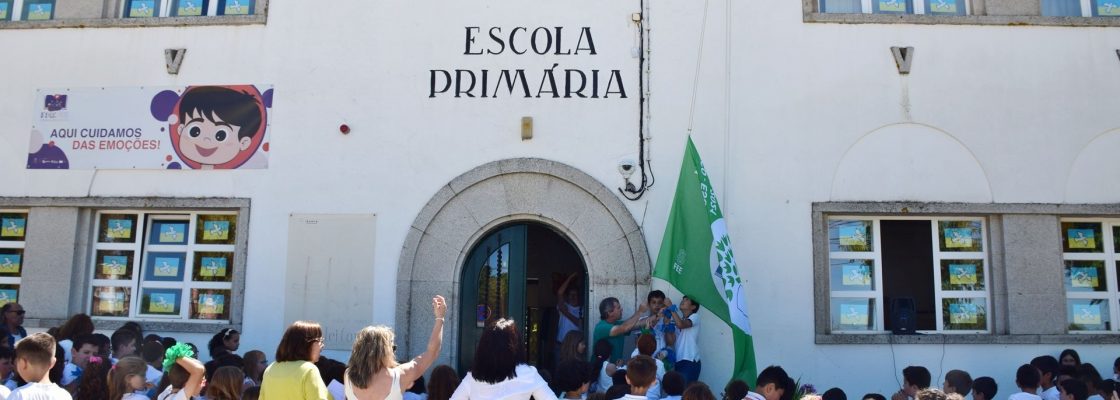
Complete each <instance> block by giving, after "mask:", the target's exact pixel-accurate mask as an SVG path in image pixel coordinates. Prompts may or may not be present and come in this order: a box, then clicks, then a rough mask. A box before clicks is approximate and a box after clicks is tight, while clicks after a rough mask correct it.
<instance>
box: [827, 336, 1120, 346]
mask: <svg viewBox="0 0 1120 400" xmlns="http://www.w3.org/2000/svg"><path fill="white" fill-rule="evenodd" d="M816 344H1067V345H1075V344H1120V335H1110V334H1068V335H986V334H963V335H946V334H926V335H892V334H889V333H883V334H833V335H827V334H826V335H816Z"/></svg>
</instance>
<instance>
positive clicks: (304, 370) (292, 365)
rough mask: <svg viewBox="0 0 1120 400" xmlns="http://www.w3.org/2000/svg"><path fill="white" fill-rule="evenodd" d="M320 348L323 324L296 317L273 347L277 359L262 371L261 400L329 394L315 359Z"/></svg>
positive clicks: (306, 399) (318, 399)
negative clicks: (321, 325)
mask: <svg viewBox="0 0 1120 400" xmlns="http://www.w3.org/2000/svg"><path fill="white" fill-rule="evenodd" d="M322 351H323V328H322V327H320V326H319V323H317V322H311V321H296V322H294V323H292V325H290V326H288V329H287V330H285V331H284V337H283V338H282V339H280V345H279V346H277V347H276V361H275V362H273V363H272V365H269V366H268V369H265V371H264V379H263V382H262V383H261V395H260V398H261V399H262V400H270V399H273V400H280V399H285V400H287V399H303V400H325V399H330V398H331V395H330V393H329V392H327V386H326V385H325V384H323V378H322V376H321V375H319V369H318V368H316V367H315V362H316V361H319V353H320V352H322Z"/></svg>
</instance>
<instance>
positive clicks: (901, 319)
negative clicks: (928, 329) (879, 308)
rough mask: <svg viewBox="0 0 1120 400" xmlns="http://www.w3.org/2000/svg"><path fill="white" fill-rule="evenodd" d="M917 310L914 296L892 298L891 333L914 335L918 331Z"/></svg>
mask: <svg viewBox="0 0 1120 400" xmlns="http://www.w3.org/2000/svg"><path fill="white" fill-rule="evenodd" d="M916 318H917V312H916V311H915V307H914V298H913V297H899V298H895V299H891V327H892V329H891V333H894V334H895V335H913V334H915V333H917V329H916V328H917V325H918V321H917V320H916Z"/></svg>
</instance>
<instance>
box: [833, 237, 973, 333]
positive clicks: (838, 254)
mask: <svg viewBox="0 0 1120 400" xmlns="http://www.w3.org/2000/svg"><path fill="white" fill-rule="evenodd" d="M986 237H987V222H986V220H985V219H984V218H977V217H936V218H911V217H867V216H830V217H828V276H829V279H828V287H829V300H830V301H829V309H830V312H829V315H830V317H829V318H830V320H831V332H833V333H881V332H885V331H891V330H893V329H894V328H896V327H895V326H894V322H892V321H891V318H890V313H891V312H892V305H895V304H899V303H910V304H913V308H914V311H915V314H914V317H915V318H914V320H915V322H916V329H917V330H918V331H937V332H942V333H989V332H990V331H991V323H990V321H989V319H990V318H989V314H988V310H990V309H991V302H990V296H989V294H988V288H989V284H988V282H989V278H988V276H989V275H990V274H989V273H988V270H989V268H988V248H987V247H988V245H987V240H986Z"/></svg>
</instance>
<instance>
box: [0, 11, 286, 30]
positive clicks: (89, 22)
mask: <svg viewBox="0 0 1120 400" xmlns="http://www.w3.org/2000/svg"><path fill="white" fill-rule="evenodd" d="M267 20H268V17H267V15H266V14H263V13H261V14H257V15H221V16H207V17H165V18H90V19H57V20H50V21H0V29H51V28H141V27H168V26H212V25H264V24H265V23H266V22H267Z"/></svg>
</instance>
